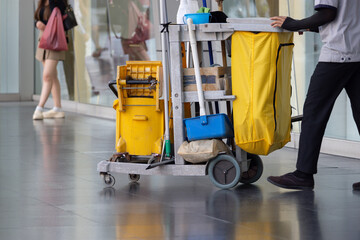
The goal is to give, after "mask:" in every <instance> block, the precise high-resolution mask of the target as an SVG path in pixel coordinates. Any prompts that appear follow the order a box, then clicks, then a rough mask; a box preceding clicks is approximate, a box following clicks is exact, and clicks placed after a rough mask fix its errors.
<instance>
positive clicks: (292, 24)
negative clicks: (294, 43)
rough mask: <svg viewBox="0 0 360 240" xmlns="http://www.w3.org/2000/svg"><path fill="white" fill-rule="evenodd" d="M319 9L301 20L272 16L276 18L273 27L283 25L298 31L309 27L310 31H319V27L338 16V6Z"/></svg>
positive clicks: (284, 27) (290, 29)
mask: <svg viewBox="0 0 360 240" xmlns="http://www.w3.org/2000/svg"><path fill="white" fill-rule="evenodd" d="M317 10H318V11H317V12H316V13H315V14H314V15H312V16H311V17H308V18H304V19H301V20H295V19H293V18H291V17H283V16H279V17H272V18H270V19H271V20H274V21H273V22H272V23H271V26H273V27H281V28H283V29H286V30H289V31H298V30H303V29H309V30H310V31H314V32H318V28H319V27H320V26H322V25H324V24H326V23H329V22H331V21H333V20H334V19H335V18H336V14H337V9H336V8H319V9H317Z"/></svg>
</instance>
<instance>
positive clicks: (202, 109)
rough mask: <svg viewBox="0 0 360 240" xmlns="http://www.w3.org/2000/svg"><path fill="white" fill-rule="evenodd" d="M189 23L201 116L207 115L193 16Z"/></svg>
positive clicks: (188, 20)
mask: <svg viewBox="0 0 360 240" xmlns="http://www.w3.org/2000/svg"><path fill="white" fill-rule="evenodd" d="M187 25H188V28H189V37H190V45H191V53H192V57H193V61H194V70H195V80H196V89H197V93H198V98H199V105H200V116H204V115H206V112H205V104H204V93H203V90H202V81H201V74H200V63H199V55H198V52H197V46H196V36H195V31H193V30H192V29H191V28H192V26H193V20H192V19H191V18H188V19H187Z"/></svg>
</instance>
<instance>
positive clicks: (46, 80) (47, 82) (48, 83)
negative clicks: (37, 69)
mask: <svg viewBox="0 0 360 240" xmlns="http://www.w3.org/2000/svg"><path fill="white" fill-rule="evenodd" d="M57 63H58V61H57V60H52V59H46V60H45V61H44V62H43V66H44V70H43V85H42V88H41V94H40V101H39V104H38V106H39V107H44V106H45V103H46V101H47V99H48V98H49V95H50V92H51V89H52V86H53V83H54V82H55V81H56V80H57V71H56V66H57ZM57 82H59V80H57ZM59 90H60V89H59ZM59 95H60V94H59ZM54 101H55V99H54Z"/></svg>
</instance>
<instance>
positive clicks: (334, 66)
mask: <svg viewBox="0 0 360 240" xmlns="http://www.w3.org/2000/svg"><path fill="white" fill-rule="evenodd" d="M347 69H348V66H347V64H343V63H319V64H318V65H317V66H316V69H315V71H314V74H313V75H312V77H311V81H310V86H309V90H308V93H307V96H306V100H305V104H304V111H303V119H302V124H301V133H300V143H299V152H298V160H297V164H296V168H297V170H299V171H301V172H304V173H307V174H315V173H317V163H318V158H319V153H320V147H321V143H322V139H323V136H324V132H325V128H326V125H327V122H328V120H329V117H330V114H331V111H332V109H333V106H334V103H335V100H336V99H337V97H338V96H339V94H340V92H341V91H342V89H343V88H344V86H345V83H346V82H347V81H348V79H349V77H348V76H347Z"/></svg>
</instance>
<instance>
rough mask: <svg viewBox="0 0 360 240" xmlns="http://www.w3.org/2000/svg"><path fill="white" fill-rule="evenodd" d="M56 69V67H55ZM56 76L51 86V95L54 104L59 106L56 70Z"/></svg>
mask: <svg viewBox="0 0 360 240" xmlns="http://www.w3.org/2000/svg"><path fill="white" fill-rule="evenodd" d="M55 71H56V69H55ZM55 76H56V77H55V78H54V79H53V84H52V88H51V95H52V98H53V100H54V106H55V107H58V108H61V94H60V82H59V79H58V77H57V71H56V75H55Z"/></svg>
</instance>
